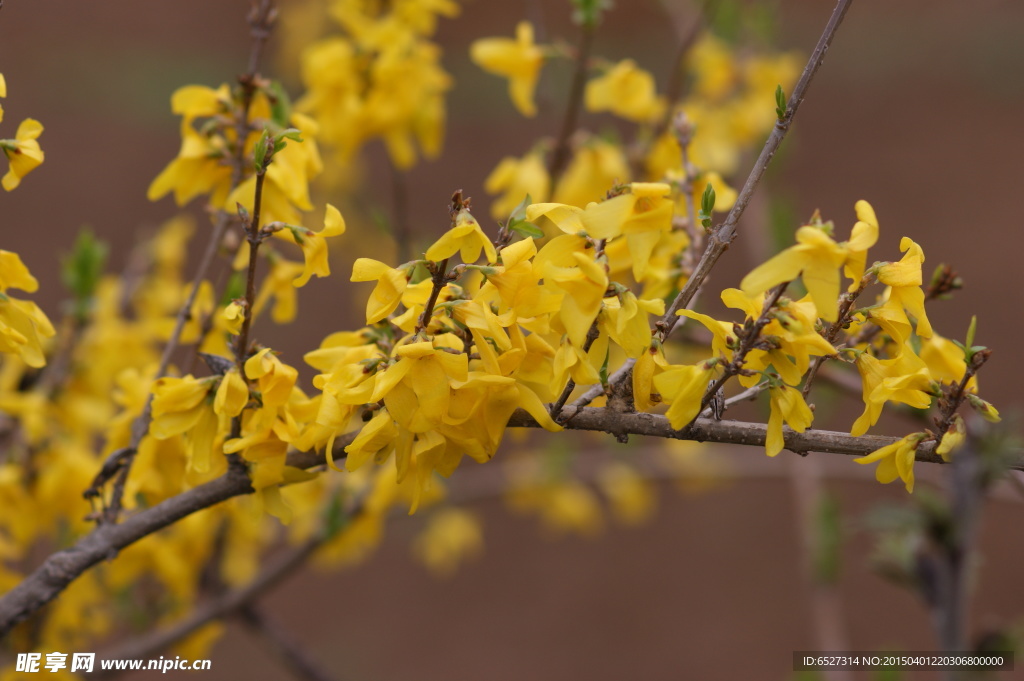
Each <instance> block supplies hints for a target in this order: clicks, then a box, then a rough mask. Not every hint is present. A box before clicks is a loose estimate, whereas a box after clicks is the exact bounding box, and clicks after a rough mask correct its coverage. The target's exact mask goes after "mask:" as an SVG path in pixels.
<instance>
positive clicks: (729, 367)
mask: <svg viewBox="0 0 1024 681" xmlns="http://www.w3.org/2000/svg"><path fill="white" fill-rule="evenodd" d="M787 286H789V282H788V281H787V282H785V283H782V284H779V285H778V286H776V287H775V288H774V289H773V290H772V292H771V295H769V296H768V298H767V299H766V300H765V301H764V308H763V309H762V310H761V315H760V316H759V317H758V318H757V319H756V320H754V321H753V322H748V323H747V325H746V326H745V327H744V328H743V329H741V330H740V335H741V338H742V340H741V341H740V347H739V348H737V349H736V352H735V353H734V354H733V357H732V360H731V361H729V363H727V364H726V365H725V371H724V372H723V373H722V376H721V378H719V379H718V380H717V381H715V382H714V383H712V384H711V385H710V386H709V387H708V390H707V392H706V393H704V397H703V398H701V401H700V411H704V410H705V409H707V408H708V405H709V404H711V400H713V399H714V398H715V395H717V394H718V391H719V390H721V389H722V386H724V385H725V382H726V381H728V380H729V379H730V378H732V377H733V376H736V375H738V374H739V373H740V372H741V371H743V362H744V360H746V358H747V355H748V354H749V353H750V351H751V350H753V349H754V348H755V347H756V346H757V344H758V341H759V340H760V339H761V331H762V330H763V329H764V327H765V326H766V325H767V324H768V322H769V321H771V312H772V309H774V308H775V305H776V303H778V302H779V298H781V297H782V292H783V291H785V290H786V287H787ZM698 414H699V412H698Z"/></svg>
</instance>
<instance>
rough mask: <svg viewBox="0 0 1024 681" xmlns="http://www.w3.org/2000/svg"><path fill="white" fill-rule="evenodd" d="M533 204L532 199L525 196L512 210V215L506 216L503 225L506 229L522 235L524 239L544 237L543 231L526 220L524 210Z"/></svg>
mask: <svg viewBox="0 0 1024 681" xmlns="http://www.w3.org/2000/svg"><path fill="white" fill-rule="evenodd" d="M532 203H533V199H532V198H530V195H529V194H527V195H526V196H525V197H523V200H522V201H520V202H519V205H517V206H516V207H515V208H513V209H512V213H511V214H510V215H509V216H508V222H507V223H506V224H505V227H506V228H507V229H511V230H512V231H513V232H515V233H517V234H522V235H523V236H525V237H530V238H533V239H540V238H542V237H543V236H544V231H543V230H542V229H541V228H540V227H538V226H537V225H535V224H533V223H532V222H527V220H526V208H527V206H529V205H530V204H532Z"/></svg>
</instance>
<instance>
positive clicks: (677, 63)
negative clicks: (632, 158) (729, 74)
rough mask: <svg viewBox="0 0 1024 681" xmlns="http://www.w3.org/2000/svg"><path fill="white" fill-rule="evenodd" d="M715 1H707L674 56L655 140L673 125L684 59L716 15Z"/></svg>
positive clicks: (681, 89)
mask: <svg viewBox="0 0 1024 681" xmlns="http://www.w3.org/2000/svg"><path fill="white" fill-rule="evenodd" d="M715 4H716V3H715V0H705V1H704V2H703V3H701V7H700V9H699V10H698V11H697V17H696V18H695V19H694V20H693V23H692V24H690V28H689V30H687V31H686V32H685V33H683V34H682V37H681V39H680V40H679V45H678V46H677V47H676V53H675V54H674V55H673V56H672V62H671V64H672V70H671V71H670V72H669V78H668V85H667V86H666V87H665V102H666V105H667V106H666V107H665V116H664V117H663V118H662V119H661V122H660V123H659V124H658V127H657V128H656V129H655V131H654V136H653V139H658V138H659V137H661V135H662V134H663V133H664V132H665V131H666V130H667V129H668V126H669V125H671V123H672V115H673V108H674V107H675V104H676V102H678V101H679V100H680V99H682V94H683V84H684V83H685V82H686V73H685V71H683V59H685V58H686V55H687V53H689V51H690V48H691V47H693V44H694V43H695V42H697V38H698V37H699V36H700V32H701V29H702V28H704V24H705V22H706V21H707V20H708V19H710V17H711V16H712V15H713V14H714V12H713V5H715Z"/></svg>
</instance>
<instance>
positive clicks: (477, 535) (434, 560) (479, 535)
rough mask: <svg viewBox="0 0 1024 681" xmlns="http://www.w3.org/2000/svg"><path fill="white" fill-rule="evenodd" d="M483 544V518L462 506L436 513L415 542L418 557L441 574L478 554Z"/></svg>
mask: <svg viewBox="0 0 1024 681" xmlns="http://www.w3.org/2000/svg"><path fill="white" fill-rule="evenodd" d="M482 548H483V532H482V530H481V527H480V519H479V518H478V517H477V516H476V515H475V514H473V513H470V512H469V511H465V510H463V509H459V508H446V509H444V510H441V511H438V512H437V513H434V514H433V515H432V516H431V517H430V520H429V521H428V522H427V527H426V528H425V529H424V530H423V533H422V534H420V536H419V537H417V538H416V542H415V543H414V544H413V552H414V553H415V555H416V557H417V558H419V559H420V560H421V561H422V562H423V564H424V565H426V566H427V567H428V568H429V569H430V570H431V572H433V573H434V574H437V575H439V576H441V577H448V576H450V575H451V574H452V573H454V572H455V569H456V568H457V567H458V566H459V563H461V562H463V561H464V560H466V559H467V558H470V557H473V556H476V555H478V554H479V553H480V550H481V549H482Z"/></svg>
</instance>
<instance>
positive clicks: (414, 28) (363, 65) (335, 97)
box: [297, 0, 459, 169]
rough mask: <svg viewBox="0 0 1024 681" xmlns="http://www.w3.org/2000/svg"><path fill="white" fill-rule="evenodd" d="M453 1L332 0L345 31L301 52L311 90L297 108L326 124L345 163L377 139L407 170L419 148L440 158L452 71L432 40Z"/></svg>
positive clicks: (324, 132)
mask: <svg viewBox="0 0 1024 681" xmlns="http://www.w3.org/2000/svg"><path fill="white" fill-rule="evenodd" d="M458 11H459V6H458V5H457V4H456V3H455V2H453V1H452V0H431V1H430V2H422V1H421V0H396V1H395V2H387V3H382V2H376V1H373V0H331V1H330V3H329V7H328V13H329V15H330V17H331V18H332V19H334V20H335V21H336V22H337V23H338V24H339V25H340V27H341V28H342V29H343V31H344V35H331V36H328V37H326V38H324V39H322V40H318V41H317V42H315V43H313V44H312V45H309V46H308V47H307V48H305V50H304V51H303V53H302V57H301V59H302V82H303V85H304V86H305V88H306V93H305V94H304V95H303V96H302V98H301V99H299V101H298V103H297V108H298V109H299V110H300V111H303V112H305V113H308V114H309V115H310V116H312V117H313V118H314V119H315V120H316V121H317V122H318V123H319V125H320V138H321V139H322V140H323V141H324V143H326V144H329V145H331V146H332V147H333V148H334V149H336V150H337V152H338V154H339V157H340V159H339V160H341V161H342V162H343V163H344V162H348V161H350V160H351V158H352V156H353V154H355V152H357V151H358V150H359V149H360V148H361V147H362V146H363V145H364V144H366V143H367V142H369V141H370V140H373V139H381V140H383V142H384V144H385V145H386V146H387V149H388V153H389V154H390V156H391V160H392V162H393V163H394V164H395V165H396V166H397V167H398V168H402V169H406V168H409V167H411V166H413V165H414V164H415V163H416V160H417V155H418V154H417V148H418V149H419V152H420V153H422V154H424V155H425V156H427V157H430V158H433V157H435V156H437V155H438V154H439V153H440V151H441V145H442V143H443V141H444V122H445V101H444V95H445V92H446V91H447V90H448V89H449V88H450V87H451V77H450V76H449V75H448V73H447V72H446V71H445V70H444V69H443V68H442V66H441V50H440V48H439V47H438V46H437V45H436V44H434V43H432V42H430V36H431V35H432V34H433V33H434V31H435V30H436V25H437V18H438V17H439V16H444V17H452V16H455V15H456V14H457V13H458Z"/></svg>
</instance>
